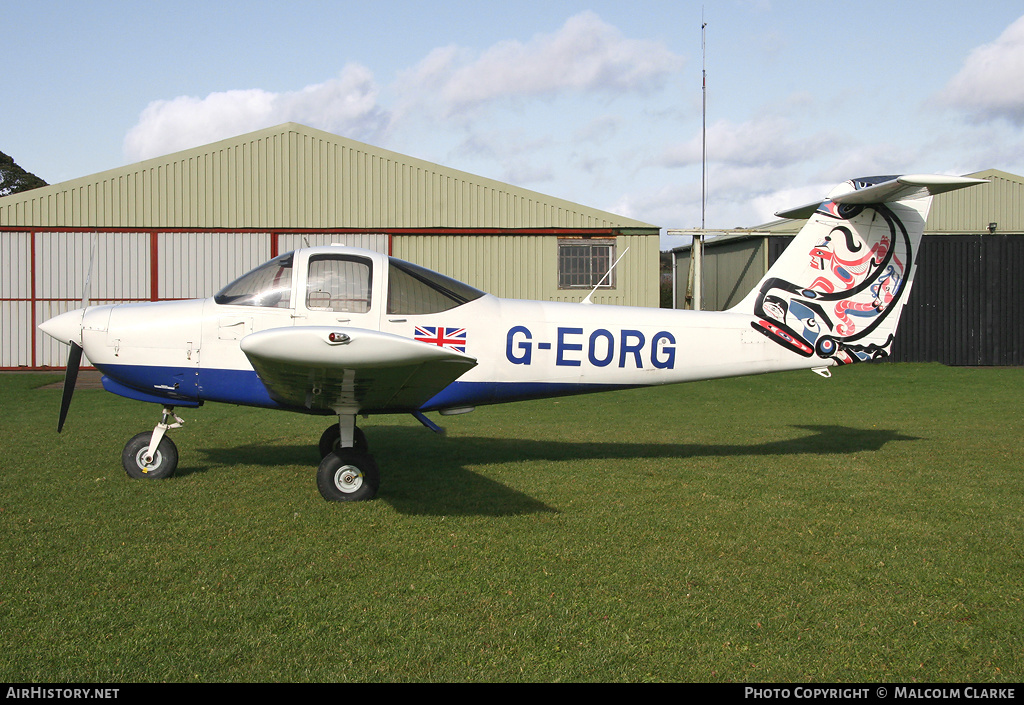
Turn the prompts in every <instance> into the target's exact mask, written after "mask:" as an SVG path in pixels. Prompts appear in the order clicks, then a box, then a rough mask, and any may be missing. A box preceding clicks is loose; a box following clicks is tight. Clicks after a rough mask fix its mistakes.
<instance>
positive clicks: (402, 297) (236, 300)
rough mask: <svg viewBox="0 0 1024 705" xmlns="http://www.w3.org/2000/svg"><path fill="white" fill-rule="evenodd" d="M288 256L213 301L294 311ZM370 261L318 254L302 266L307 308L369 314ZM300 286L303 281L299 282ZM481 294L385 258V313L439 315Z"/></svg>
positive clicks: (292, 254)
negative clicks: (386, 264) (386, 265)
mask: <svg viewBox="0 0 1024 705" xmlns="http://www.w3.org/2000/svg"><path fill="white" fill-rule="evenodd" d="M295 262H296V253H295V252H288V253H286V254H283V255H280V256H278V257H275V258H274V259H272V260H270V261H269V262H267V263H265V264H262V265H260V266H259V267H257V268H256V269H254V270H252V271H251V272H249V273H248V274H244V275H242V276H241V277H239V278H238V279H236V280H235V281H233V282H231V283H230V284H228V285H227V286H226V287H224V288H223V289H221V290H220V292H218V293H217V295H216V296H214V301H216V302H217V303H218V304H228V305H233V306H260V307H265V308H293V307H294V302H293V300H292V289H293V276H292V268H293V264H294V263H295ZM373 265H374V260H372V259H370V258H369V257H365V256H361V255H359V254H354V253H351V252H337V253H335V252H316V253H313V254H311V255H310V256H309V258H308V260H307V261H306V272H305V278H304V282H305V283H304V286H305V292H304V293H303V294H300V296H302V297H303V298H304V299H305V305H306V308H308V309H311V310H316V311H348V312H352V313H367V312H369V311H370V310H371V308H372V306H373V301H372V291H373V275H374V272H373ZM299 284H300V285H302V280H300V282H299ZM483 295H484V292H482V291H480V290H479V289H475V288H473V287H471V286H469V285H468V284H463V283H462V282H460V281H456V280H455V279H452V278H451V277H446V276H444V275H443V274H438V273H437V272H434V271H431V270H429V269H426V268H425V267H421V266H419V265H416V264H412V263H411V262H405V261H403V260H400V259H396V258H394V257H389V258H388V280H387V313H388V314H404V315H417V314H428V313H439V312H441V311H447V310H449V309H453V308H455V307H456V306H461V305H462V304H464V303H468V302H470V301H473V300H475V299H478V298H480V297H481V296H483Z"/></svg>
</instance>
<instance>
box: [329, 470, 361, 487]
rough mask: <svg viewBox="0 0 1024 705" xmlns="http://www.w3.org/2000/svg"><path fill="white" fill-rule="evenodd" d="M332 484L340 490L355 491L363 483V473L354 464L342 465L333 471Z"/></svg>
mask: <svg viewBox="0 0 1024 705" xmlns="http://www.w3.org/2000/svg"><path fill="white" fill-rule="evenodd" d="M334 485H335V486H336V487H337V488H338V489H339V490H341V491H342V492H355V491H356V490H358V489H359V488H360V487H362V485H363V473H362V471H361V470H360V469H359V468H357V467H356V466H355V465H343V466H341V467H340V468H338V469H337V471H335V473H334Z"/></svg>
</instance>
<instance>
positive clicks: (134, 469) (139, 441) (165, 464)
mask: <svg viewBox="0 0 1024 705" xmlns="http://www.w3.org/2000/svg"><path fill="white" fill-rule="evenodd" d="M151 438H153V432H152V431H146V432H144V433H140V434H139V435H137V436H135V437H134V438H132V439H131V440H130V441H128V442H127V443H126V444H125V446H124V450H123V451H121V465H123V466H124V471H125V472H126V473H128V477H134V478H136V479H140V480H141V479H148V480H162V479H164V478H166V477H170V476H171V475H173V474H174V471H175V470H176V469H177V467H178V447H177V446H176V445H174V441H172V440H171V439H170V437H168V436H166V435H165V436H164V437H163V438H161V439H160V445H158V446H157V447H156V457H155V458H153V462H152V463H151V464H149V465H146V463H145V460H143V458H144V457H145V455H146V451H147V450H148V449H149V441H150V439H151Z"/></svg>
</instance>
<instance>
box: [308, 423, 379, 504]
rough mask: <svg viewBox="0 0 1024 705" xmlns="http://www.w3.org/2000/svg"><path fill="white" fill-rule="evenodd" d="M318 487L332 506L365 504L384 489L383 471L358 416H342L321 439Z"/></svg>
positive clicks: (317, 475) (317, 477)
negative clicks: (374, 456) (360, 425)
mask: <svg viewBox="0 0 1024 705" xmlns="http://www.w3.org/2000/svg"><path fill="white" fill-rule="evenodd" d="M320 456H321V457H322V458H323V460H321V461H320V467H319V468H317V471H316V486H317V488H318V489H319V490H320V494H321V495H322V496H323V498H324V499H326V500H327V501H328V502H363V501H366V500H368V499H373V498H374V497H375V496H376V495H377V489H378V488H379V487H380V471H379V470H378V469H377V463H376V462H375V461H374V459H373V456H372V455H370V453H369V444H368V443H367V442H366V435H365V434H364V433H363V432H362V431H361V430H360V429H358V428H356V417H355V415H354V414H339V415H338V423H336V424H331V425H330V426H329V427H328V428H327V430H326V431H324V433H323V435H322V436H321V437H320Z"/></svg>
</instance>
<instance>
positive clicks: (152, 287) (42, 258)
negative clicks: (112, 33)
mask: <svg viewBox="0 0 1024 705" xmlns="http://www.w3.org/2000/svg"><path fill="white" fill-rule="evenodd" d="M658 236H659V228H658V227H657V226H654V225H650V224H648V223H643V222H640V221H637V220H631V219H629V218H625V217H622V216H618V215H615V214H612V213H608V212H605V211H601V210H597V209H594V208H588V207H586V206H582V205H579V204H577V203H572V202H570V201H566V200H562V199H558V198H554V197H551V196H546V195H544V194H541V193H537V192H534V191H529V190H526V189H522V188H518V187H515V186H511V185H509V184H505V183H501V182H499V181H495V180H492V179H487V178H483V177H480V176H475V175H472V174H468V173H465V172H461V171H456V170H454V169H449V168H446V167H443V166H440V165H438V164H433V163H430V162H426V161H422V160H419V159H414V158H412V157H408V156H405V155H402V154H397V153H395V152H389V151H387V150H383V149H379V148H377V147H373V146H370V145H367V144H363V143H361V142H356V141H354V140H350V139H347V138H345V137H340V136H338V135H333V134H330V133H327V132H323V131H320V130H315V129H313V128H310V127H306V126H304V125H298V124H295V123H286V124H284V125H279V126H277V127H272V128H268V129H265V130H260V131H258V132H253V133H250V134H246V135H241V136H239V137H235V138H232V139H228V140H224V141H221V142H216V143H214V144H210V145H206V146H203V147H197V148H195V149H190V150H186V151H183V152H178V153H175V154H171V155H168V156H165V157H159V158H156V159H150V160H147V161H144V162H139V163H137V164H131V165H128V166H124V167H121V168H118V169H113V170H110V171H106V172H102V173H99V174H95V175H92V176H87V177H83V178H80V179H75V180H72V181H67V182H64V183H60V184H54V185H51V186H46V187H42V188H39V189H34V190H31V191H25V192H22V193H17V194H13V195H10V196H6V197H3V198H0V321H2V323H0V341H2V342H0V369H25V368H29V369H34V368H44V367H60V366H62V365H63V364H64V360H65V358H66V348H65V346H62V345H59V344H56V343H53V342H52V341H51V340H50V339H49V338H47V337H45V336H43V335H42V334H41V333H40V332H39V331H38V330H37V328H36V326H37V325H38V324H39V323H40V322H42V321H44V320H46V319H48V318H50V317H52V316H55V315H57V314H58V313H61V312H63V311H65V310H68V309H71V308H76V307H78V306H80V305H81V299H82V294H83V291H84V289H85V284H86V277H87V275H88V273H89V271H90V262H93V264H92V266H91V271H92V275H91V299H90V300H91V301H92V302H93V303H97V304H100V303H115V302H127V301H155V300H162V299H184V298H195V297H205V296H212V295H213V294H214V293H216V292H217V291H218V290H219V289H220V288H221V287H222V286H224V285H226V284H227V283H228V282H230V281H232V280H233V279H235V278H236V277H238V276H240V275H241V274H244V273H245V272H247V271H249V270H250V269H252V268H253V267H256V266H257V265H259V264H261V263H262V262H264V261H266V260H268V259H270V258H272V257H274V256H276V255H278V254H281V253H284V252H287V251H289V250H292V249H295V248H297V247H302V246H303V245H304V244H307V243H308V244H309V245H322V244H330V243H343V244H348V245H355V246H360V247H367V248H371V249H374V250H377V251H380V252H384V253H386V254H391V255H394V256H396V257H399V258H401V259H405V260H409V261H411V262H415V263H417V264H420V265H423V266H425V267H428V268H430V269H434V270H437V271H439V272H442V273H444V274H447V275H449V276H452V277H454V278H456V279H459V280H461V281H464V282H466V283H467V284H470V285H472V286H475V287H477V288H479V289H482V290H484V291H487V292H489V293H492V294H495V295H497V296H503V297H510V298H526V299H541V300H551V301H579V300H581V299H582V298H583V297H584V296H586V294H587V293H589V291H590V290H591V289H592V288H593V287H594V286H595V285H596V284H597V283H598V281H599V280H600V279H601V277H602V276H603V275H604V274H605V273H606V272H607V271H608V269H609V267H610V266H611V263H612V262H614V261H615V259H616V258H617V257H618V256H619V255H620V254H622V253H623V252H625V250H626V248H627V247H628V248H629V254H628V255H627V256H626V257H625V258H624V259H623V260H622V262H621V263H620V264H619V265H618V267H616V268H615V270H614V272H613V275H612V276H611V277H609V279H608V280H607V281H606V282H605V283H604V284H603V285H602V286H601V288H600V290H599V291H598V292H597V293H596V294H595V295H594V297H593V300H594V302H595V303H608V304H622V305H634V306H657V305H658V301H659V296H658V249H659V247H658V244H659V237H658ZM62 348H65V349H62Z"/></svg>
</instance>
